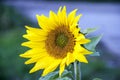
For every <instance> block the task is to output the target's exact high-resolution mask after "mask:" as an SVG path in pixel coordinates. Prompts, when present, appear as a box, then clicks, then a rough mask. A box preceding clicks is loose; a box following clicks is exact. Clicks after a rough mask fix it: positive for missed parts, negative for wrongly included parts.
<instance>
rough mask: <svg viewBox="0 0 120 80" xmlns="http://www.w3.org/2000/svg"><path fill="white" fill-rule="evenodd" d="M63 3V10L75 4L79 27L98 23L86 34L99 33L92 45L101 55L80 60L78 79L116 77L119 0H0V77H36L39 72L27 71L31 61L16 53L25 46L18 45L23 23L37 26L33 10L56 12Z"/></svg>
mask: <svg viewBox="0 0 120 80" xmlns="http://www.w3.org/2000/svg"><path fill="white" fill-rule="evenodd" d="M64 5H66V6H67V12H70V11H72V10H73V9H75V8H78V12H77V14H79V13H82V14H83V16H82V17H81V20H80V21H79V26H80V27H81V28H82V29H86V28H89V27H90V28H92V27H98V30H97V31H96V32H94V33H92V34H90V35H92V36H96V35H99V34H103V37H102V40H101V41H100V43H99V44H98V45H97V48H96V49H97V51H99V52H100V54H101V56H99V57H88V60H89V63H88V64H84V63H83V64H82V80H92V79H93V78H95V77H97V78H101V79H103V80H120V1H119V0H13V1H12V0H0V80H38V78H39V77H40V73H41V72H40V71H38V72H36V73H33V74H29V73H28V72H29V70H30V69H31V68H32V67H33V65H24V61H25V60H26V59H23V58H20V57H19V54H21V53H24V52H25V51H26V50H28V48H26V47H22V46H21V43H22V42H24V41H26V39H24V38H23V37H22V35H23V34H25V33H26V32H25V28H24V26H25V25H29V26H32V27H39V26H38V24H37V20H36V14H45V15H46V16H48V15H49V10H53V11H54V12H57V10H58V8H59V6H64Z"/></svg>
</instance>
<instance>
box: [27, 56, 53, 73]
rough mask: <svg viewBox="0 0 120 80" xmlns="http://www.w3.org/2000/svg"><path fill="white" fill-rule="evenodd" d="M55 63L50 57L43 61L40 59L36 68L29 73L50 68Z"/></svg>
mask: <svg viewBox="0 0 120 80" xmlns="http://www.w3.org/2000/svg"><path fill="white" fill-rule="evenodd" d="M53 61H54V59H53V58H51V57H50V56H49V55H48V56H46V57H42V58H41V59H39V61H37V62H36V64H35V66H34V67H33V68H32V69H31V70H30V72H29V73H33V72H35V71H38V70H40V69H44V68H46V67H48V66H50V65H51V63H52V62H53Z"/></svg>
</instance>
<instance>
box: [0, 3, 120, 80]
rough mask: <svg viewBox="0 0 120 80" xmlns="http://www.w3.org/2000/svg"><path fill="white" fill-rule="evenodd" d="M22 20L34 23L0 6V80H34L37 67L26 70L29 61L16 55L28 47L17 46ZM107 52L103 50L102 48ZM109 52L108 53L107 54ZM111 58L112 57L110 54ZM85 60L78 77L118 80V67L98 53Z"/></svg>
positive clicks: (29, 23) (38, 73)
mask: <svg viewBox="0 0 120 80" xmlns="http://www.w3.org/2000/svg"><path fill="white" fill-rule="evenodd" d="M26 24H28V25H32V26H34V23H33V22H32V21H30V19H28V18H27V17H25V16H23V15H21V14H20V13H18V12H17V11H16V10H15V9H14V8H12V7H10V6H5V5H1V7H0V80H38V78H39V77H40V74H41V71H38V72H36V73H33V74H29V73H28V72H29V70H30V69H31V68H32V67H33V65H27V66H26V65H24V62H25V61H26V60H25V59H23V58H20V57H19V54H21V53H24V52H25V51H26V50H27V49H28V48H26V47H21V43H22V42H24V41H26V40H25V39H23V38H22V35H23V34H25V29H24V28H23V27H24V26H25V25H26ZM102 53H104V54H106V55H107V53H105V52H104V51H103V52H102ZM107 56H109V55H107ZM111 58H112V57H111ZM88 60H89V63H88V64H84V63H83V64H82V80H92V79H93V78H95V77H96V78H101V79H102V80H119V79H120V76H119V75H120V69H119V68H111V67H108V65H106V63H105V61H103V60H102V57H101V56H100V57H92V56H91V57H88Z"/></svg>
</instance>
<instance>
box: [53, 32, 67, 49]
mask: <svg viewBox="0 0 120 80" xmlns="http://www.w3.org/2000/svg"><path fill="white" fill-rule="evenodd" d="M55 42H56V45H57V46H59V47H61V48H64V47H65V46H66V44H67V43H68V37H67V36H66V35H65V34H64V33H59V34H58V35H57V37H56V40H55Z"/></svg>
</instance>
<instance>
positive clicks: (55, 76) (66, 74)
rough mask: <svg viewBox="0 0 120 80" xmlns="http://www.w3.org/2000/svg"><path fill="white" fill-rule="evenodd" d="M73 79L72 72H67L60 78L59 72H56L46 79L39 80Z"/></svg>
mask: <svg viewBox="0 0 120 80" xmlns="http://www.w3.org/2000/svg"><path fill="white" fill-rule="evenodd" d="M66 76H67V77H66ZM71 78H72V72H71V71H67V70H65V71H64V72H63V74H62V75H61V77H59V71H55V72H51V73H49V74H48V75H46V76H44V77H40V78H39V80H72V79H71Z"/></svg>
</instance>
